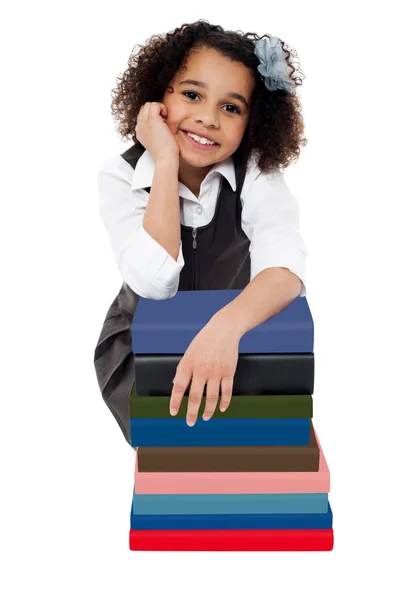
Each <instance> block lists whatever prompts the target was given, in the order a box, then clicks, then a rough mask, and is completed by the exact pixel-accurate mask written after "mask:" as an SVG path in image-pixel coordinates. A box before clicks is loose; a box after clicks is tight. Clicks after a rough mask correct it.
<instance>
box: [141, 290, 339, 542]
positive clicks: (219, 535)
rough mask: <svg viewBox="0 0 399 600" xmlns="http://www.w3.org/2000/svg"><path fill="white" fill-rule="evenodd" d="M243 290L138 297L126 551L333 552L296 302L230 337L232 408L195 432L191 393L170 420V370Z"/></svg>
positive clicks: (306, 314)
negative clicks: (234, 342) (235, 340)
mask: <svg viewBox="0 0 399 600" xmlns="http://www.w3.org/2000/svg"><path fill="white" fill-rule="evenodd" d="M241 291H242V290H195V291H181V292H177V294H176V295H175V296H174V297H173V298H171V299H169V300H167V301H163V302H160V301H156V300H150V299H147V298H140V300H139V303H138V305H137V308H136V313H135V316H134V319H133V323H132V347H133V348H132V349H133V352H134V354H135V370H136V378H135V386H134V387H133V390H132V394H131V399H130V411H131V412H130V416H131V421H130V422H131V444H132V446H133V447H134V448H136V451H137V455H136V470H135V478H134V490H133V502H132V509H131V515H130V549H131V550H250V551H251V550H287V551H290V550H332V548H333V526H332V512H331V507H330V504H329V499H328V493H329V491H330V472H329V469H328V466H327V463H326V460H325V457H324V455H323V451H322V449H321V446H320V441H319V439H318V437H317V434H316V431H315V429H314V427H313V422H312V417H313V399H312V393H313V385H314V354H313V340H314V329H313V320H312V316H311V313H310V310H309V306H308V303H307V299H306V297H298V298H297V299H296V300H294V302H292V303H291V304H290V305H289V306H288V307H286V308H285V309H284V310H282V311H281V312H280V313H278V314H277V315H275V316H274V317H272V318H270V319H268V320H267V321H265V322H264V323H261V324H260V325H258V326H257V327H255V328H253V329H252V330H251V331H248V332H247V333H246V334H245V335H244V336H243V337H242V338H241V340H240V344H239V355H238V362H237V368H236V371H235V375H234V383H233V394H232V398H231V403H230V405H229V407H228V409H227V410H226V411H225V412H220V410H219V408H216V410H215V413H214V415H213V416H212V417H211V419H210V420H208V421H204V420H202V418H201V417H202V414H203V411H204V408H205V400H206V396H205V392H204V396H203V398H202V403H201V406H200V410H199V413H198V419H197V422H196V423H195V425H194V426H193V427H190V426H188V425H187V423H186V414H187V402H188V396H189V389H190V388H188V390H187V391H186V395H185V396H184V398H183V402H182V405H181V407H180V410H179V412H178V414H177V415H176V416H173V417H172V416H171V415H170V413H169V404H170V397H171V394H172V389H173V383H172V381H173V379H174V377H175V374H176V368H177V366H178V364H179V362H180V360H181V359H182V358H183V356H184V353H185V351H186V349H187V348H188V346H189V345H190V343H191V342H192V340H193V339H194V337H195V336H196V335H197V333H198V332H199V331H200V330H201V329H202V328H203V327H204V326H205V325H206V324H207V323H208V321H209V320H210V319H211V318H212V316H213V315H214V314H215V313H216V312H218V311H219V310H220V309H221V308H223V307H224V306H226V305H227V304H228V303H229V302H231V301H232V300H233V299H234V298H235V297H236V296H237V295H238V294H240V292H241Z"/></svg>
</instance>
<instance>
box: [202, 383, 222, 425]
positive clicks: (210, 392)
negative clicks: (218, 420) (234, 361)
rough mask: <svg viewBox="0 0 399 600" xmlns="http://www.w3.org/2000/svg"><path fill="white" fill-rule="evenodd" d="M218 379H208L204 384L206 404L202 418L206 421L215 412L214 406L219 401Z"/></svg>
mask: <svg viewBox="0 0 399 600" xmlns="http://www.w3.org/2000/svg"><path fill="white" fill-rule="evenodd" d="M219 390H220V378H219V379H217V378H216V379H209V380H208V381H207V383H206V402H205V409H204V414H203V415H202V418H203V419H204V421H208V420H209V419H210V418H211V417H212V415H213V413H214V412H215V408H216V405H217V403H218V399H219Z"/></svg>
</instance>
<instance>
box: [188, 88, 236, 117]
mask: <svg viewBox="0 0 399 600" xmlns="http://www.w3.org/2000/svg"><path fill="white" fill-rule="evenodd" d="M182 94H183V96H185V97H187V96H186V94H194V96H198V97H199V94H197V92H182ZM189 100H193V98H189ZM226 106H232V107H233V108H234V109H235V110H236V112H237V114H240V112H241V111H240V109H239V108H238V107H237V106H234V104H226ZM225 112H226V111H225ZM227 112H230V111H227Z"/></svg>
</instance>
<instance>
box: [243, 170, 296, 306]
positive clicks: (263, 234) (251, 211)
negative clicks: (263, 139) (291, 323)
mask: <svg viewBox="0 0 399 600" xmlns="http://www.w3.org/2000/svg"><path fill="white" fill-rule="evenodd" d="M243 197H244V202H243V210H242V217H241V219H242V228H243V230H244V231H245V233H246V234H247V236H248V238H249V239H250V240H251V244H250V253H251V280H252V279H253V278H254V277H255V276H256V275H257V274H258V273H260V271H262V270H263V269H266V268H268V267H285V268H286V269H289V270H290V271H291V272H292V273H295V275H297V276H298V277H299V279H300V280H301V281H302V290H301V293H300V296H306V257H307V255H308V251H307V248H306V246H305V244H304V241H303V239H302V236H301V234H300V232H299V204H298V201H297V200H296V198H295V197H294V196H293V194H292V193H291V191H290V190H289V188H288V185H287V183H286V182H285V180H284V176H283V174H282V173H280V172H275V173H273V174H270V173H269V174H265V173H260V172H259V174H258V175H257V176H256V177H255V178H252V179H250V181H249V185H248V187H245V188H243Z"/></svg>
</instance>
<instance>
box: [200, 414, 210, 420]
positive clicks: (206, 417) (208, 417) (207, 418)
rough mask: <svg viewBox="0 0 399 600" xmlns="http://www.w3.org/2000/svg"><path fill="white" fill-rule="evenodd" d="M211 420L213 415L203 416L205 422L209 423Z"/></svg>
mask: <svg viewBox="0 0 399 600" xmlns="http://www.w3.org/2000/svg"><path fill="white" fill-rule="evenodd" d="M210 418H211V415H203V416H202V419H203V420H204V421H209V419H210Z"/></svg>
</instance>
